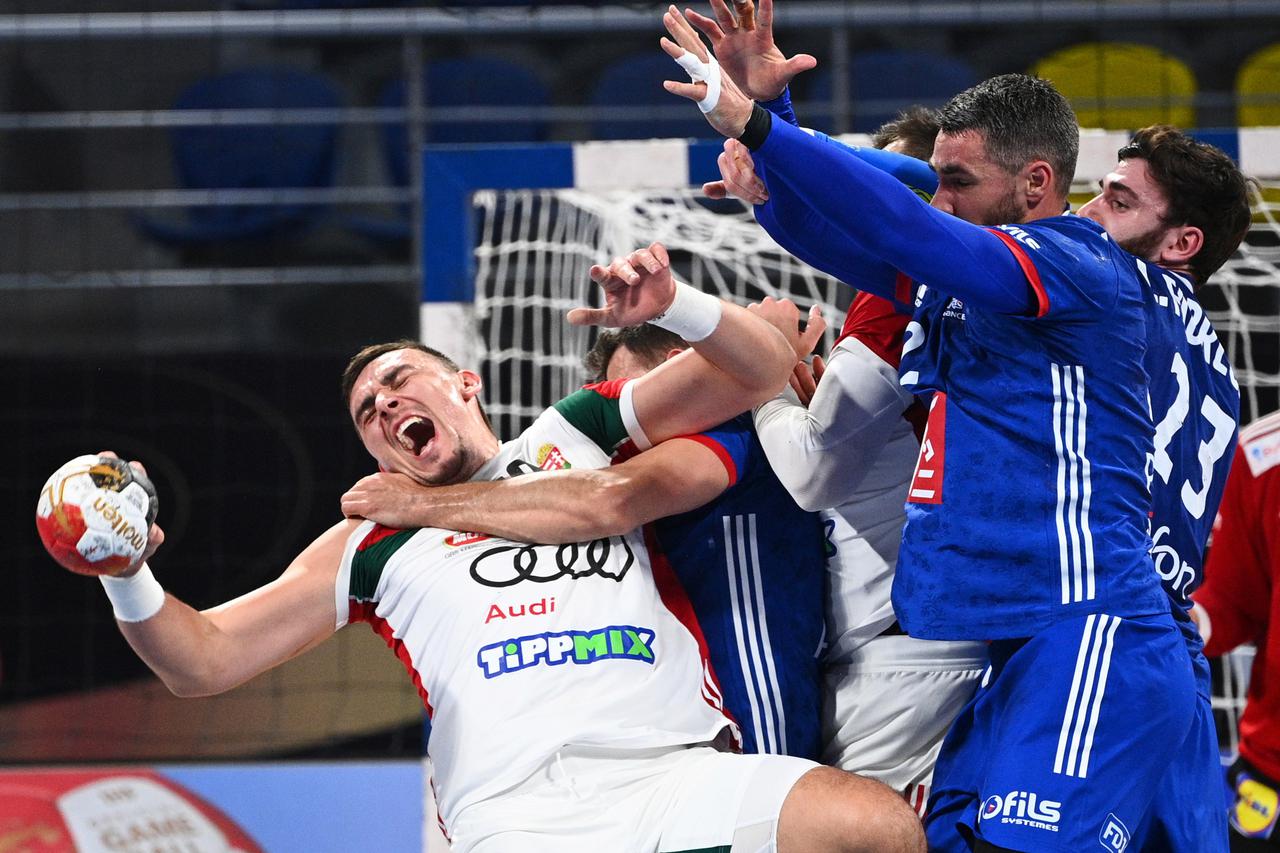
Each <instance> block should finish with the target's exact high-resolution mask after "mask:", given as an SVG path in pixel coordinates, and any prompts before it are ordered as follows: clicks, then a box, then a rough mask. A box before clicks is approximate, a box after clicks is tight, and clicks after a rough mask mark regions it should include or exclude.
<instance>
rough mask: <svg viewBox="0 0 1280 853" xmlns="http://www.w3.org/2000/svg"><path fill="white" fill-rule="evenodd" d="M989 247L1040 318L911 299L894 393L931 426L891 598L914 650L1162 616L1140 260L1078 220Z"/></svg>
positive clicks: (1006, 232) (934, 296)
mask: <svg viewBox="0 0 1280 853" xmlns="http://www.w3.org/2000/svg"><path fill="white" fill-rule="evenodd" d="M994 233H995V234H996V235H997V236H999V237H1000V238H1001V239H1002V240H1003V241H1004V243H1005V244H1006V245H1007V247H1008V248H1009V250H1010V251H1011V252H1013V254H1014V256H1015V258H1016V259H1017V261H1018V263H1019V265H1020V266H1021V267H1022V270H1023V272H1024V274H1025V275H1026V277H1027V280H1028V282H1030V284H1031V287H1032V289H1033V291H1034V292H1035V295H1036V301H1037V305H1038V310H1037V311H1036V312H1035V316H1017V315H1011V314H1005V313H997V312H993V311H989V310H979V309H977V308H973V307H966V306H965V305H964V304H963V303H961V302H960V301H959V300H957V299H954V298H952V297H950V296H948V295H946V294H945V293H944V292H942V291H941V290H939V289H937V288H933V287H925V286H920V287H918V288H917V289H916V291H915V301H916V313H915V319H914V321H913V322H912V324H911V325H910V326H908V330H907V341H906V344H905V347H904V351H903V358H902V381H903V383H904V384H905V385H907V386H908V387H911V388H912V389H913V390H914V391H915V392H916V393H918V394H924V395H928V398H929V410H930V413H929V423H928V426H927V428H926V432H925V436H924V440H923V443H922V447H921V455H920V459H919V461H918V463H917V469H916V472H915V475H914V477H913V480H912V484H911V488H910V491H909V495H908V503H907V528H906V534H905V535H904V537H903V543H902V550H901V552H900V553H899V556H898V566H897V575H896V579H895V583H894V589H893V603H894V609H895V611H896V612H897V614H898V617H899V620H900V621H901V623H902V625H903V627H904V628H905V629H906V630H907V632H908V633H910V634H911V635H912V636H916V637H924V638H936V639H988V640H994V639H1007V638H1017V637H1028V636H1032V635H1034V634H1036V633H1038V632H1039V631H1041V630H1043V629H1045V628H1047V627H1048V626H1049V625H1051V624H1053V623H1055V622H1057V621H1059V620H1062V619H1066V618H1072V617H1077V616H1082V615H1085V614H1089V613H1108V614H1110V615H1113V616H1138V615H1144V614H1154V613H1161V612H1167V611H1168V609H1169V606H1168V603H1167V600H1166V598H1165V595H1164V593H1163V591H1162V590H1161V589H1160V586H1159V583H1158V582H1157V578H1156V575H1155V572H1154V571H1153V570H1152V559H1151V555H1150V554H1149V553H1148V551H1149V547H1150V545H1149V543H1150V540H1149V538H1148V535H1147V525H1146V521H1147V518H1148V515H1149V511H1150V506H1151V497H1150V492H1149V490H1148V484H1147V481H1146V475H1145V472H1146V463H1147V458H1148V455H1149V454H1150V453H1151V452H1152V440H1151V433H1152V428H1151V418H1150V415H1149V411H1148V401H1147V373H1146V369H1145V367H1144V365H1143V356H1144V352H1145V350H1146V324H1147V319H1146V308H1145V304H1146V299H1145V292H1144V287H1145V282H1144V281H1143V279H1142V277H1141V276H1140V274H1139V272H1138V269H1137V266H1136V259H1135V258H1134V257H1133V256H1132V255H1129V254H1128V253H1127V252H1124V251H1123V250H1121V249H1120V248H1119V247H1117V246H1116V245H1115V244H1114V243H1113V242H1112V241H1111V240H1110V239H1109V238H1108V237H1107V235H1106V234H1105V232H1103V230H1102V228H1101V227H1100V226H1098V225H1097V224H1095V223H1093V222H1090V221H1089V220H1086V219H1081V218H1079V217H1075V216H1062V217H1054V218H1051V219H1044V220H1038V221H1036V222H1034V223H1030V224H1025V225H1021V226H1001V227H1000V228H999V229H996V230H995V231H994ZM938 284H939V285H940V286H945V281H939V282H938ZM909 286H910V285H909V283H907V282H904V287H902V288H900V290H901V291H904V292H903V293H901V294H900V295H902V296H906V295H908V294H909V293H910V291H909Z"/></svg>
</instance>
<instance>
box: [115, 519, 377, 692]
mask: <svg viewBox="0 0 1280 853" xmlns="http://www.w3.org/2000/svg"><path fill="white" fill-rule="evenodd" d="M356 524H357V522H354V521H347V522H343V523H342V524H339V525H336V526H335V527H333V528H330V530H329V531H328V532H327V533H325V534H324V535H323V536H321V537H320V538H319V539H317V540H316V541H315V542H313V543H312V544H311V545H310V546H309V547H308V548H307V549H306V550H305V551H303V552H302V553H301V554H300V555H298V557H297V559H295V560H294V561H293V563H292V564H291V565H290V566H289V568H288V569H286V570H285V572H284V574H282V575H281V576H280V577H278V578H276V579H275V580H274V581H272V582H271V583H269V584H267V585H266V586H263V587H259V588H258V589H256V590H254V591H253V592H250V593H247V594H245V595H242V596H240V597H239V598H236V599H233V600H231V601H228V602H226V603H225V604H220V605H218V606H217V607H213V608H210V609H208V610H203V611H198V610H195V609H194V608H192V607H191V606H190V605H188V604H186V603H184V602H182V601H180V600H178V599H177V598H175V597H173V596H172V595H166V596H165V602H164V606H163V607H161V608H160V611H159V612H158V613H156V614H155V615H154V616H152V617H151V618H149V619H145V620H143V621H141V622H120V621H118V620H117V624H118V625H119V626H120V633H122V634H123V635H124V638H125V639H126V640H128V641H129V645H130V646H132V647H133V650H134V651H135V652H137V653H138V657H140V658H142V660H143V662H144V663H146V665H147V666H149V667H151V670H152V672H154V673H155V674H156V675H158V676H160V680H161V681H163V682H164V683H165V686H167V687H168V688H169V689H170V690H172V691H173V692H174V694H176V695H178V696H208V695H211V694H214V693H221V692H223V691H225V690H230V689H231V688H232V687H236V686H238V685H240V684H243V683H244V682H246V681H248V680H249V679H250V678H253V677H254V676H255V675H258V674H260V673H263V672H266V671H267V670H268V669H271V668H272V667H275V666H278V665H279V664H282V663H284V662H285V661H287V660H289V659H290V658H293V657H296V656H297V655H299V654H301V653H302V652H304V651H306V650H308V649H310V648H312V647H313V646H315V645H317V644H318V643H320V642H321V641H322V640H324V639H325V638H327V637H329V636H330V635H331V634H333V632H334V630H335V627H336V625H337V612H336V609H335V607H336V605H335V599H334V584H335V583H336V581H337V572H338V562H339V560H340V559H341V557H342V549H343V546H344V545H345V544H346V540H347V536H348V535H350V533H351V531H352V530H354V529H355V526H356Z"/></svg>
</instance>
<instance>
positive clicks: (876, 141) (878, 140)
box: [871, 104, 941, 161]
mask: <svg viewBox="0 0 1280 853" xmlns="http://www.w3.org/2000/svg"><path fill="white" fill-rule="evenodd" d="M940 126H941V124H940V122H939V120H938V111H937V110H935V109H930V108H929V107H924V106H921V105H919V104H916V105H914V106H910V107H907V108H906V109H905V110H903V111H902V112H900V113H898V116H897V118H894V119H891V120H890V121H886V122H885V123H884V124H882V125H880V126H879V127H878V128H876V130H875V132H874V133H872V134H871V144H872V145H874V146H875V147H876V148H886V147H888V146H889V145H892V144H893V143H895V142H901V143H902V144H903V145H902V153H903V154H906V155H907V156H909V157H914V158H916V159H917V160H925V161H928V159H929V158H930V157H932V156H933V143H934V141H935V140H937V138H938V129H939V127H940Z"/></svg>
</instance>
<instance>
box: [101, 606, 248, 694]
mask: <svg viewBox="0 0 1280 853" xmlns="http://www.w3.org/2000/svg"><path fill="white" fill-rule="evenodd" d="M116 624H117V625H118V626H119V628H120V633H121V634H123V635H124V638H125V640H127V641H128V643H129V645H130V646H131V647H132V648H133V650H134V652H136V653H137V655H138V657H139V658H141V659H142V662H143V663H145V664H146V665H147V666H148V667H150V668H151V671H152V672H154V673H155V674H156V675H157V676H159V678H160V680H161V681H163V682H164V684H165V686H166V687H168V688H169V689H170V690H171V691H172V692H173V693H174V695H176V696H209V695H212V694H215V693H221V692H223V691H225V690H229V689H231V688H232V687H234V686H236V685H237V684H239V683H241V682H242V681H245V680H247V679H248V678H249V677H250V675H252V673H251V674H249V675H245V676H244V677H242V678H239V679H237V678H236V677H235V671H234V670H235V666H234V665H235V660H234V657H233V655H234V650H232V649H230V648H229V647H228V644H227V643H226V642H225V638H224V637H223V636H221V632H220V631H219V630H218V628H217V627H216V626H215V625H214V624H213V622H212V621H211V620H210V619H209V617H207V616H206V615H204V614H202V613H200V612H198V611H196V610H195V609H193V608H192V607H190V606H189V605H187V604H185V603H184V602H182V601H179V600H178V599H176V598H174V597H173V596H172V595H167V596H165V603H164V607H162V608H161V609H160V612H158V613H157V614H156V615H155V616H152V617H151V618H150V619H147V620H144V621H142V622H120V621H117V623H116Z"/></svg>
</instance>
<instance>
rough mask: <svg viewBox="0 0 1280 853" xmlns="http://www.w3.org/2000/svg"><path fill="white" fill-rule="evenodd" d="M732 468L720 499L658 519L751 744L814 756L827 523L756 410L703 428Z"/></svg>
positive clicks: (664, 546)
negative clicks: (779, 461) (781, 459)
mask: <svg viewBox="0 0 1280 853" xmlns="http://www.w3.org/2000/svg"><path fill="white" fill-rule="evenodd" d="M689 438H690V439H692V440H694V441H698V442H701V443H702V444H704V445H706V446H707V447H709V448H711V449H712V450H713V451H714V452H715V453H716V455H717V456H719V457H720V459H721V461H722V462H724V465H725V468H726V469H727V470H728V471H729V479H730V483H731V485H730V486H729V488H728V489H727V490H726V491H725V492H724V493H723V494H722V495H720V497H718V498H717V499H716V500H714V501H712V502H711V503H708V504H707V505H705V506H703V507H700V508H698V509H696V510H693V511H691V512H687V513H683V514H681V515H676V516H670V517H667V518H663V519H659V520H658V521H656V522H654V523H653V529H654V532H655V534H656V538H657V543H658V546H659V548H660V549H661V551H662V552H663V553H664V554H665V555H666V557H667V558H668V559H669V560H670V562H671V565H672V567H673V569H674V570H675V573H676V575H678V576H679V578H680V582H681V583H682V584H683V586H684V588H685V591H686V592H687V593H688V595H689V600H690V601H691V602H692V604H693V610H694V613H696V614H697V617H698V624H699V625H700V626H701V628H702V633H703V636H704V637H705V638H706V643H707V650H708V653H709V655H710V658H711V663H712V666H713V667H714V669H715V673H716V676H717V678H718V681H719V685H720V688H721V690H722V691H723V694H724V703H725V708H726V710H728V711H729V713H730V714H731V715H732V716H733V717H734V718H735V719H736V720H737V721H738V724H739V726H740V727H741V729H742V749H743V752H765V753H776V754H784V755H795V756H799V757H801V758H812V759H815V760H816V759H817V758H818V755H819V752H820V750H821V718H820V714H821V702H822V700H821V692H820V671H819V660H818V657H819V651H820V648H819V647H820V646H821V644H822V642H823V633H824V631H823V619H822V612H823V588H824V584H825V582H826V574H825V568H824V564H825V557H824V551H823V534H822V522H821V520H820V519H819V517H818V515H817V514H816V513H811V512H805V511H804V510H802V509H800V507H798V506H796V502H795V501H794V500H793V499H792V498H791V495H790V494H788V492H787V490H786V488H785V487H783V485H782V483H781V482H779V480H778V478H777V476H776V475H775V474H774V473H773V469H772V468H770V467H769V463H768V460H767V459H766V458H765V455H764V449H763V448H762V447H761V446H760V440H759V439H758V438H757V437H756V434H755V428H754V427H753V425H752V422H751V416H750V415H740V416H739V417H737V418H734V419H733V420H731V421H729V422H728V423H725V424H722V425H721V426H719V427H717V428H716V429H713V430H709V431H707V432H705V433H702V434H700V435H696V436H689Z"/></svg>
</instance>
